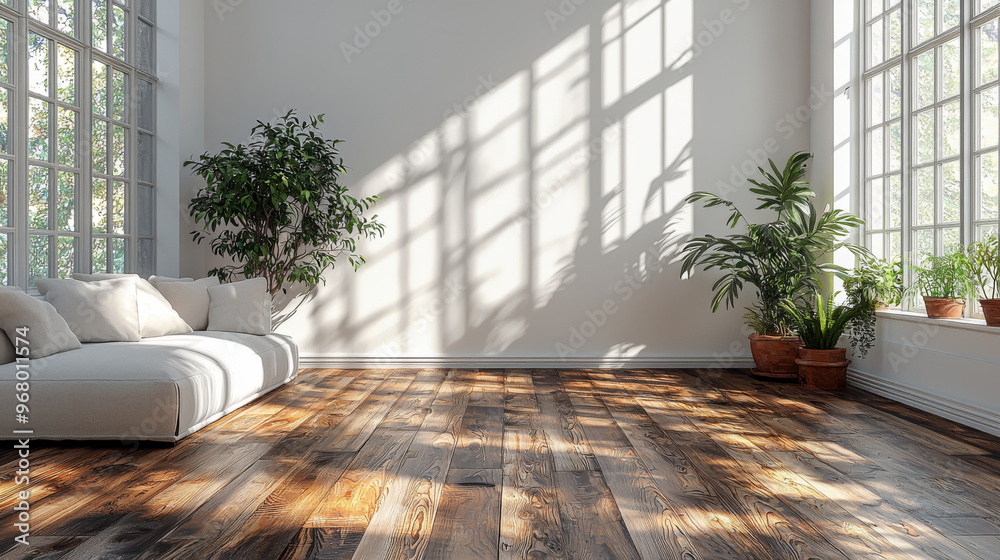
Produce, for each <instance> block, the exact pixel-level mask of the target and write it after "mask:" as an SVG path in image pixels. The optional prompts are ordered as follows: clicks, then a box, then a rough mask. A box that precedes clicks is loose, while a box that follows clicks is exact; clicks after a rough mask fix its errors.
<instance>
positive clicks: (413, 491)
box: [354, 372, 472, 560]
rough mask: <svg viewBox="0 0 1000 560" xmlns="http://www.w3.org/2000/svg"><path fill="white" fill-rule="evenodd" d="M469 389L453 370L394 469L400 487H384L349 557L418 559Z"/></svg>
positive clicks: (432, 517)
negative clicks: (381, 499)
mask: <svg viewBox="0 0 1000 560" xmlns="http://www.w3.org/2000/svg"><path fill="white" fill-rule="evenodd" d="M471 389H472V383H471V382H470V381H469V379H468V378H467V377H466V376H465V375H462V374H460V373H459V372H452V374H450V375H449V377H448V379H447V380H445V382H444V384H443V385H442V387H441V389H440V391H438V394H437V397H436V398H435V399H434V403H433V404H432V405H431V411H430V413H429V414H428V415H427V417H426V418H425V419H424V422H423V424H421V426H420V430H419V431H418V432H417V434H416V437H415V438H414V439H413V442H412V443H411V444H410V448H409V453H408V454H407V458H406V460H405V462H404V463H403V465H402V466H401V467H400V470H399V475H398V478H399V484H394V485H392V486H390V487H389V492H388V493H387V494H386V496H385V500H384V502H383V503H382V504H381V505H380V507H379V509H378V510H377V511H376V512H375V514H374V515H373V516H372V519H371V522H370V523H369V525H368V530H367V531H365V533H364V535H363V536H362V537H361V541H360V542H359V543H358V548H357V550H356V551H355V554H354V558H356V559H358V560H364V559H370V558H419V557H422V556H423V554H424V552H425V551H426V549H427V545H428V543H429V541H430V535H431V531H432V529H433V526H434V515H435V513H436V512H437V508H438V505H439V504H440V497H441V491H442V489H443V487H444V482H445V477H446V475H447V473H448V468H449V466H450V464H451V457H452V454H453V453H454V451H455V445H456V443H457V442H458V434H459V431H460V430H461V423H462V416H463V414H464V413H465V408H466V406H467V405H468V402H469V393H470V391H471Z"/></svg>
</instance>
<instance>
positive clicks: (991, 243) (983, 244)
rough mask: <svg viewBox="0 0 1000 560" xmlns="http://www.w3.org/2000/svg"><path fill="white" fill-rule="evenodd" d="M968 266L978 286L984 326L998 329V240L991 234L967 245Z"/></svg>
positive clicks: (999, 260) (999, 297)
mask: <svg viewBox="0 0 1000 560" xmlns="http://www.w3.org/2000/svg"><path fill="white" fill-rule="evenodd" d="M968 257H969V265H970V267H971V271H972V276H973V278H974V279H975V282H976V284H977V286H978V291H979V295H980V296H982V299H980V300H979V305H980V306H981V307H982V308H983V315H985V316H986V324H987V325H989V326H991V327H1000V240H998V239H997V234H995V233H993V234H990V235H989V236H987V237H986V238H985V239H983V240H982V241H977V242H975V243H973V244H972V245H969V249H968Z"/></svg>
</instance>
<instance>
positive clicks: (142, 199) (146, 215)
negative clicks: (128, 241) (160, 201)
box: [136, 187, 155, 237]
mask: <svg viewBox="0 0 1000 560" xmlns="http://www.w3.org/2000/svg"><path fill="white" fill-rule="evenodd" d="M154 196H155V195H154V192H153V188H152V187H139V189H138V191H137V192H136V201H137V204H138V208H136V210H137V211H138V213H139V223H138V226H139V235H147V236H150V237H152V236H153V197H154Z"/></svg>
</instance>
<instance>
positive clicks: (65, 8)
mask: <svg viewBox="0 0 1000 560" xmlns="http://www.w3.org/2000/svg"><path fill="white" fill-rule="evenodd" d="M58 4H59V7H58V8H56V10H57V11H56V27H57V28H58V29H59V31H62V32H63V33H65V34H67V35H76V5H75V4H76V0H58Z"/></svg>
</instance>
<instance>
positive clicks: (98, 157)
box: [91, 119, 108, 173]
mask: <svg viewBox="0 0 1000 560" xmlns="http://www.w3.org/2000/svg"><path fill="white" fill-rule="evenodd" d="M93 128H94V132H93V146H92V148H91V151H92V154H93V170H94V173H107V172H108V123H107V122H106V121H101V120H97V119H94V124H93Z"/></svg>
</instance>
